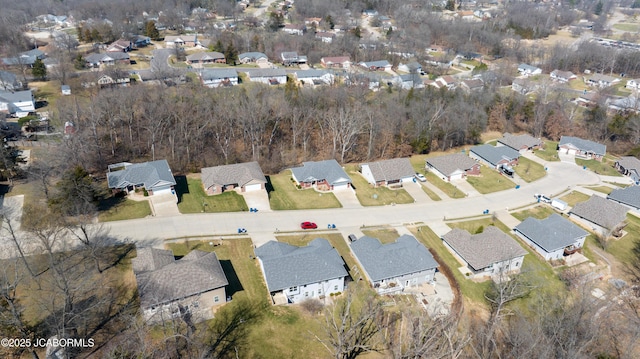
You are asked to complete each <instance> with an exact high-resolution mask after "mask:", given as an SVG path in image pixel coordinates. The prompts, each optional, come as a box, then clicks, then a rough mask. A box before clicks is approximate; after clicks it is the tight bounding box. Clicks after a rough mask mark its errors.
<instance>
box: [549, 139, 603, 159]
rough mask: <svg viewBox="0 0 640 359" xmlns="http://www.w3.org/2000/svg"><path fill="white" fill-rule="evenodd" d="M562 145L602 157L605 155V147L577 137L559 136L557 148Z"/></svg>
mask: <svg viewBox="0 0 640 359" xmlns="http://www.w3.org/2000/svg"><path fill="white" fill-rule="evenodd" d="M563 145H568V146H573V147H576V148H577V149H579V150H581V151H587V152H593V153H595V154H597V155H602V156H604V155H606V154H607V146H605V145H603V144H600V143H597V142H593V141H589V140H583V139H582V138H578V137H572V136H561V137H560V142H559V143H558V146H563Z"/></svg>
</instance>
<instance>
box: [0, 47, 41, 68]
mask: <svg viewBox="0 0 640 359" xmlns="http://www.w3.org/2000/svg"><path fill="white" fill-rule="evenodd" d="M45 57H46V56H45V54H44V52H42V51H41V50H38V49H33V50H29V51H25V52H22V53H20V55H18V56H17V57H6V58H3V59H2V63H3V64H4V65H6V66H20V65H26V66H29V67H31V66H33V64H34V63H35V62H36V60H38V59H40V60H43V59H44V58H45Z"/></svg>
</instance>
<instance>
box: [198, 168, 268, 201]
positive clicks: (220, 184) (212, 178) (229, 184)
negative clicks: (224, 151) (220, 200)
mask: <svg viewBox="0 0 640 359" xmlns="http://www.w3.org/2000/svg"><path fill="white" fill-rule="evenodd" d="M201 173H202V185H203V186H204V191H205V192H206V193H207V194H208V195H212V194H220V193H222V192H225V191H231V190H235V191H237V192H252V191H260V190H264V189H265V185H266V184H267V178H266V177H265V176H264V174H263V173H262V169H261V168H260V165H259V164H258V162H246V163H236V164H232V165H224V166H216V167H206V168H203V169H202V170H201Z"/></svg>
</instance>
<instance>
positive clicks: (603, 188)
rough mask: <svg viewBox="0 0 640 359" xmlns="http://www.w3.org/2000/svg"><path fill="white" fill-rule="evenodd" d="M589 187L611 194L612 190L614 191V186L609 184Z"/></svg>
mask: <svg viewBox="0 0 640 359" xmlns="http://www.w3.org/2000/svg"><path fill="white" fill-rule="evenodd" d="M587 188H588V189H591V190H594V191H598V192H601V193H604V194H611V192H613V188H611V187H607V186H593V187H587Z"/></svg>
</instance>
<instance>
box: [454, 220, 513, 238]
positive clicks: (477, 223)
mask: <svg viewBox="0 0 640 359" xmlns="http://www.w3.org/2000/svg"><path fill="white" fill-rule="evenodd" d="M447 226H449V227H451V228H460V229H464V230H465V231H467V232H469V233H471V234H474V233H476V232H477V231H478V229H479V228H480V227H482V228H487V227H489V226H496V227H498V228H499V229H500V230H501V231H503V232H505V233H509V231H510V229H509V227H507V226H506V225H505V224H504V223H502V222H500V221H499V220H497V219H496V220H494V219H493V218H481V219H474V220H471V221H461V222H447Z"/></svg>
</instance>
